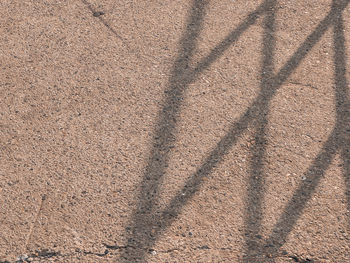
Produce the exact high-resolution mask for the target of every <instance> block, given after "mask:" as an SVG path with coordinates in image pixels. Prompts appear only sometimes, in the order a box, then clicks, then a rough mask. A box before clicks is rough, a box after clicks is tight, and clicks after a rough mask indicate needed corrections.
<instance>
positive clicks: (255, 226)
mask: <svg viewBox="0 0 350 263" xmlns="http://www.w3.org/2000/svg"><path fill="white" fill-rule="evenodd" d="M276 3H277V2H276V0H269V6H270V8H269V10H268V11H267V12H266V15H265V18H264V34H263V43H262V63H261V83H260V93H261V96H262V98H263V99H262V102H261V104H259V105H258V106H257V107H258V108H259V109H260V116H256V117H257V121H256V125H255V127H256V128H255V136H254V144H253V146H252V147H251V149H250V153H251V157H250V158H251V161H250V176H249V179H248V187H247V197H246V202H245V203H246V204H247V205H246V211H245V219H244V222H245V227H244V229H245V233H244V239H245V251H244V252H243V262H247V263H249V262H252V261H251V258H252V257H256V256H257V255H259V254H261V248H260V247H259V243H258V242H256V240H257V237H258V236H259V234H260V228H261V225H262V219H263V209H262V202H263V195H264V193H265V188H264V186H265V177H266V176H265V175H264V165H263V164H264V156H265V151H266V145H267V138H266V133H267V123H268V118H267V116H268V113H269V104H270V101H271V98H272V97H273V94H274V93H275V90H274V89H273V86H272V84H273V83H272V82H271V80H272V79H273V75H274V62H273V58H274V51H275V45H276V40H275V36H274V35H275V13H276V10H275V9H276Z"/></svg>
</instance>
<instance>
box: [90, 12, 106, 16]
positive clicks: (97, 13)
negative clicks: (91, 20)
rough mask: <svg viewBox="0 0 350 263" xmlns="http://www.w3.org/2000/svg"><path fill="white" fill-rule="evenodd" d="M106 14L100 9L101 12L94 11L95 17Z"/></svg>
mask: <svg viewBox="0 0 350 263" xmlns="http://www.w3.org/2000/svg"><path fill="white" fill-rule="evenodd" d="M104 14H105V13H104V12H100V11H99V12H94V13H93V16H94V17H99V16H102V15H104Z"/></svg>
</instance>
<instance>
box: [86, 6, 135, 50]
mask: <svg viewBox="0 0 350 263" xmlns="http://www.w3.org/2000/svg"><path fill="white" fill-rule="evenodd" d="M81 1H82V2H83V4H85V5H86V7H87V8H88V9H89V10H90V11H91V13H92V14H94V13H96V10H95V9H94V8H93V7H92V6H91V4H90V3H88V1H86V0H81ZM96 18H98V19H99V20H100V21H101V23H102V24H104V26H105V27H106V28H108V30H110V31H111V32H112V33H113V34H114V35H115V36H116V37H117V38H119V39H120V40H121V41H122V42H123V44H124V45H126V46H127V47H128V44H127V43H126V42H125V39H124V38H123V37H122V36H121V35H119V34H118V32H117V31H115V30H114V29H113V28H112V27H111V26H110V25H109V24H108V23H107V22H106V21H105V20H104V19H103V17H102V16H98V17H96Z"/></svg>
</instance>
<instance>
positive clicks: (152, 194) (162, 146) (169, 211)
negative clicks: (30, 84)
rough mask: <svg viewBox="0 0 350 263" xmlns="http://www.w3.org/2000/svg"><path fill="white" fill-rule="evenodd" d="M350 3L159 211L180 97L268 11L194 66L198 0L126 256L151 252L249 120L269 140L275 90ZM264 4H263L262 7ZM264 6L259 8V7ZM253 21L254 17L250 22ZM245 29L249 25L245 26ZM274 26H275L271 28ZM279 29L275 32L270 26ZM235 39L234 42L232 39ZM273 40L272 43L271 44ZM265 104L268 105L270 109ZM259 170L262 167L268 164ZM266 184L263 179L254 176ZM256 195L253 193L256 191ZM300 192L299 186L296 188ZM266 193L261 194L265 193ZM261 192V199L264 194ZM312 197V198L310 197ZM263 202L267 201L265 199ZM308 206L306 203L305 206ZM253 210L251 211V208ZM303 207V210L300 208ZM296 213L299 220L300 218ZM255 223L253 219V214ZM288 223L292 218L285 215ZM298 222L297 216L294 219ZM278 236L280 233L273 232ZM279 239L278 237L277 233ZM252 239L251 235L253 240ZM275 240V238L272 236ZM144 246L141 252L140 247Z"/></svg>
mask: <svg viewBox="0 0 350 263" xmlns="http://www.w3.org/2000/svg"><path fill="white" fill-rule="evenodd" d="M266 3H270V4H271V3H272V4H274V3H275V1H272V0H266V1H265V2H264V4H263V5H262V6H264V7H265V8H267V4H266ZM348 3H349V1H348V0H347V1H341V2H340V4H339V5H338V6H337V8H332V10H331V11H330V12H329V14H328V15H327V16H326V17H325V18H324V19H323V20H322V21H321V22H320V23H319V25H318V26H317V27H316V29H315V30H314V31H313V32H312V33H311V34H310V35H309V36H308V37H307V38H306V40H305V41H304V42H303V44H302V45H301V46H300V47H299V48H298V49H297V51H296V52H295V53H294V54H293V56H292V57H291V58H290V59H289V60H288V61H287V63H286V64H285V65H284V66H283V67H282V68H281V70H280V71H279V72H278V73H277V74H276V75H274V76H272V71H271V72H270V74H271V76H270V77H263V79H264V81H262V83H265V84H264V85H263V84H262V89H263V90H262V92H260V94H259V96H258V97H257V98H256V100H255V101H254V102H253V103H252V104H251V106H250V107H249V108H248V109H247V111H246V112H245V113H244V114H243V115H242V116H241V117H240V119H239V120H238V121H237V122H235V123H234V124H233V125H232V127H231V129H230V130H229V132H228V133H227V134H226V135H225V136H224V137H223V138H222V139H221V140H220V141H219V142H218V144H217V146H216V147H215V148H214V149H213V150H212V151H211V152H210V154H209V155H208V157H207V158H206V159H205V161H204V163H203V164H202V165H201V167H200V168H198V169H197V171H196V172H195V173H194V174H193V175H192V176H191V177H190V178H189V179H188V180H187V182H186V184H185V186H184V188H183V189H181V191H179V192H178V193H177V194H176V196H175V197H174V198H173V199H172V200H171V202H170V204H169V205H168V206H167V208H166V209H165V210H164V211H154V206H155V204H156V203H155V202H156V198H157V190H158V187H159V185H160V183H161V181H162V176H163V174H164V171H165V168H166V166H167V163H168V156H169V155H168V153H169V150H170V149H171V148H172V146H173V142H174V140H175V124H176V118H177V116H178V113H179V108H180V104H181V103H180V102H181V99H182V98H183V95H184V91H185V90H186V87H187V86H188V84H189V83H191V82H192V81H194V79H195V78H196V76H197V75H199V74H200V73H201V72H202V71H203V70H205V69H206V68H208V67H209V66H210V64H211V63H212V62H213V61H215V60H216V59H217V58H218V57H219V56H221V54H222V53H223V52H224V50H225V48H228V47H229V46H230V45H231V44H232V42H234V41H236V40H237V38H238V37H239V35H240V34H241V33H243V32H244V30H246V29H247V28H248V27H249V25H251V24H253V23H254V22H255V21H256V19H257V15H258V14H261V13H263V12H262V11H259V12H255V13H252V14H254V15H251V16H248V19H247V20H246V21H244V22H243V23H241V24H240V25H239V26H238V28H237V29H236V30H234V31H232V32H233V33H234V32H236V35H233V33H232V34H230V36H229V37H227V38H226V39H225V40H224V41H223V42H221V43H220V44H219V45H218V46H217V47H215V48H214V49H213V51H212V52H211V53H210V54H209V55H208V56H207V57H206V58H204V59H203V60H202V61H201V62H199V63H198V64H197V66H196V67H195V68H194V70H188V69H187V68H188V65H189V59H190V58H191V56H192V55H193V52H194V47H195V40H196V38H197V36H198V34H199V31H200V27H201V26H200V24H201V21H202V19H203V16H204V8H203V7H204V6H205V3H203V2H202V1H194V4H193V8H192V12H191V16H190V18H189V21H188V26H187V29H186V32H185V34H184V36H183V37H182V40H181V42H180V43H181V45H180V46H181V48H180V52H179V56H178V59H177V60H176V62H175V63H174V69H173V72H172V75H171V78H170V80H169V88H168V89H167V90H166V100H165V101H166V102H165V105H164V107H163V109H162V111H161V112H160V118H159V121H158V126H157V129H156V132H155V136H154V144H153V149H152V152H151V157H150V160H149V162H148V165H147V167H146V171H145V175H144V178H143V181H142V183H141V194H140V196H139V206H138V208H137V209H136V210H135V211H134V213H133V216H132V226H131V228H130V232H131V236H132V237H131V238H130V239H129V241H128V244H127V245H126V246H125V248H126V249H125V250H124V252H123V253H122V255H121V258H122V259H123V260H124V261H125V262H133V260H134V261H136V260H145V253H146V252H147V250H148V249H151V247H152V246H153V245H154V243H155V241H156V240H157V238H158V237H159V235H160V234H161V233H162V232H163V231H164V230H165V229H166V228H167V227H168V226H169V225H170V224H171V223H172V222H173V221H174V220H175V218H176V217H177V216H178V214H179V213H180V212H181V209H182V207H183V206H184V205H185V204H186V203H187V201H188V200H190V198H192V196H193V195H194V194H195V193H196V191H198V190H199V188H200V185H201V182H202V179H203V178H204V177H206V176H207V175H208V174H209V173H210V172H211V171H212V169H213V168H214V167H215V166H216V165H217V164H218V163H220V162H221V160H222V159H223V157H224V156H225V155H226V154H227V152H228V151H229V150H230V148H231V147H232V146H233V145H234V144H235V143H236V141H237V139H238V138H239V136H240V135H241V134H242V133H243V131H244V130H246V129H247V128H248V127H249V126H252V125H254V120H255V121H257V123H259V125H258V127H256V129H257V133H256V137H257V142H263V143H264V140H265V137H264V136H265V126H266V123H267V119H266V116H265V117H263V118H261V113H264V112H266V113H267V112H268V103H269V101H270V100H271V98H272V97H273V96H274V94H275V92H276V91H277V89H278V88H279V87H280V86H281V85H282V84H283V82H284V81H285V80H286V79H287V78H288V77H289V76H290V74H291V73H292V72H293V71H294V70H295V69H296V68H297V67H298V65H299V64H300V63H301V61H302V60H303V59H304V57H305V56H306V55H307V54H308V52H309V50H310V49H311V48H312V47H313V46H314V45H315V44H316V43H317V42H318V41H319V40H320V38H321V37H322V36H323V34H324V33H325V32H326V31H327V30H328V28H329V26H330V25H331V24H332V23H333V21H334V20H335V17H336V16H337V15H338V13H339V12H341V11H342V10H343V9H344V8H345V7H346V6H347V4H348ZM260 8H262V7H260ZM258 10H259V9H258ZM273 20H274V18H273V15H272V14H271V13H270V14H269V15H268V18H267V19H266V25H265V26H266V29H265V30H266V32H267V28H268V27H269V26H270V27H271V26H272V25H273ZM247 21H249V22H247ZM243 29H244V30H243ZM270 31H271V29H270ZM270 33H273V32H269V34H270ZM230 41H231V42H230ZM265 41H266V44H265V45H266V46H268V45H270V44H273V42H274V38H273V36H272V35H271V36H268V37H265ZM268 43H270V44H268ZM272 58H273V54H272V53H271V54H266V55H265V58H264V62H263V65H264V66H265V67H271V69H272ZM264 109H265V111H264ZM333 143H334V141H333V140H332V137H331V138H330V140H329V141H327V142H326V144H325V147H326V146H327V147H328V145H330V146H329V147H331V145H333ZM325 154H326V156H325V157H324V156H323V155H322V154H321V156H319V158H326V159H327V158H328V159H330V158H329V156H328V154H329V153H328V152H327V153H325ZM263 155H264V147H262V148H261V149H259V151H258V153H257V154H255V155H254V156H253V158H252V159H253V160H256V161H255V162H256V163H257V164H259V163H261V160H262V158H263ZM315 163H316V165H315V167H316V168H317V169H321V170H325V169H326V168H327V166H328V165H327V164H326V166H324V165H323V166H322V165H318V163H319V161H318V159H316V161H315ZM316 168H312V167H311V168H310V169H309V170H312V171H315V170H317V169H316ZM254 169H258V170H256V172H258V173H262V169H263V167H262V165H261V164H260V168H254ZM254 183H258V184H259V185H262V183H263V181H262V180H261V181H260V182H258V181H257V182H254V181H253V182H252V183H251V185H252V186H253V185H254ZM250 195H251V198H249V199H252V197H253V194H250ZM296 196H297V197H299V196H298V192H297V193H296ZM259 198H260V199H261V197H259ZM259 198H258V199H259ZM305 200H307V199H305ZM260 202H261V201H260ZM301 210H302V209H301ZM301 210H300V211H301ZM248 213H249V212H248ZM300 213H301V212H300ZM300 213H299V214H298V215H297V216H296V217H295V218H296V219H297V218H298V217H299V216H300ZM296 219H295V220H296ZM247 221H248V223H247V225H249V224H250V223H249V222H250V221H251V222H253V218H252V219H249V218H248V219H247ZM281 222H282V224H281V225H285V224H286V223H285V222H284V221H283V220H281ZM294 223H295V222H294ZM294 223H292V224H290V228H292V227H293V225H294ZM270 239H271V240H273V241H275V240H274V238H270ZM276 240H277V239H276ZM247 243H249V240H247ZM268 243H269V242H268ZM128 248H132V253H129V252H130V251H129V249H128ZM137 248H139V249H140V251H139V252H138V253H137V252H136V249H137Z"/></svg>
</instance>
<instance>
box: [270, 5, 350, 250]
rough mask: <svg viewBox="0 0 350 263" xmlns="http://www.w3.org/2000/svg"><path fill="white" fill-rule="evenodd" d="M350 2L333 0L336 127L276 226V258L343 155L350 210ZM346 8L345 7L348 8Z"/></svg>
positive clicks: (272, 245)
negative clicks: (349, 69) (346, 21)
mask: <svg viewBox="0 0 350 263" xmlns="http://www.w3.org/2000/svg"><path fill="white" fill-rule="evenodd" d="M349 2H350V1H336V0H333V4H332V11H331V13H333V14H334V15H333V17H334V19H332V25H333V26H334V43H333V45H334V58H333V60H334V80H335V95H336V96H335V98H336V101H335V104H336V124H335V128H334V130H333V131H332V133H331V135H330V136H329V138H328V139H327V141H326V142H325V143H324V145H323V147H322V149H321V151H320V153H319V154H318V155H317V157H316V158H315V160H314V162H313V164H312V165H311V166H310V167H309V169H308V170H307V172H306V173H305V178H306V179H305V180H304V181H303V182H302V183H301V184H300V186H299V187H298V189H297V190H296V191H295V193H294V194H293V197H292V198H291V199H290V201H289V202H288V204H287V206H286V208H285V209H284V211H283V213H282V215H281V217H280V219H279V220H278V222H277V224H276V225H275V227H274V229H273V231H272V234H271V236H270V237H269V238H268V240H267V241H266V243H265V247H268V248H269V252H268V253H269V254H276V253H277V251H278V249H279V248H280V247H281V246H282V245H283V244H284V243H285V242H286V238H287V236H288V234H289V233H290V232H291V231H292V230H293V227H294V225H295V224H296V221H297V220H298V218H299V217H300V216H301V214H302V212H303V210H304V208H305V206H306V203H307V201H308V200H310V198H311V196H312V194H313V193H314V192H315V189H316V187H317V186H318V184H319V182H320V180H321V179H322V178H323V176H324V175H325V172H326V171H327V169H328V167H329V165H330V164H331V163H332V161H333V159H334V157H335V155H336V154H337V153H339V152H340V154H341V155H342V159H343V174H344V178H345V182H346V188H347V201H348V202H347V203H348V207H350V198H349V190H350V185H349V170H350V163H349V160H350V159H349V149H350V144H349V131H347V129H349V123H350V101H349V91H348V84H347V79H346V53H345V38H344V26H343V20H342V11H343V9H344V8H345V7H346V4H348V3H349ZM344 4H345V5H344Z"/></svg>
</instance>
